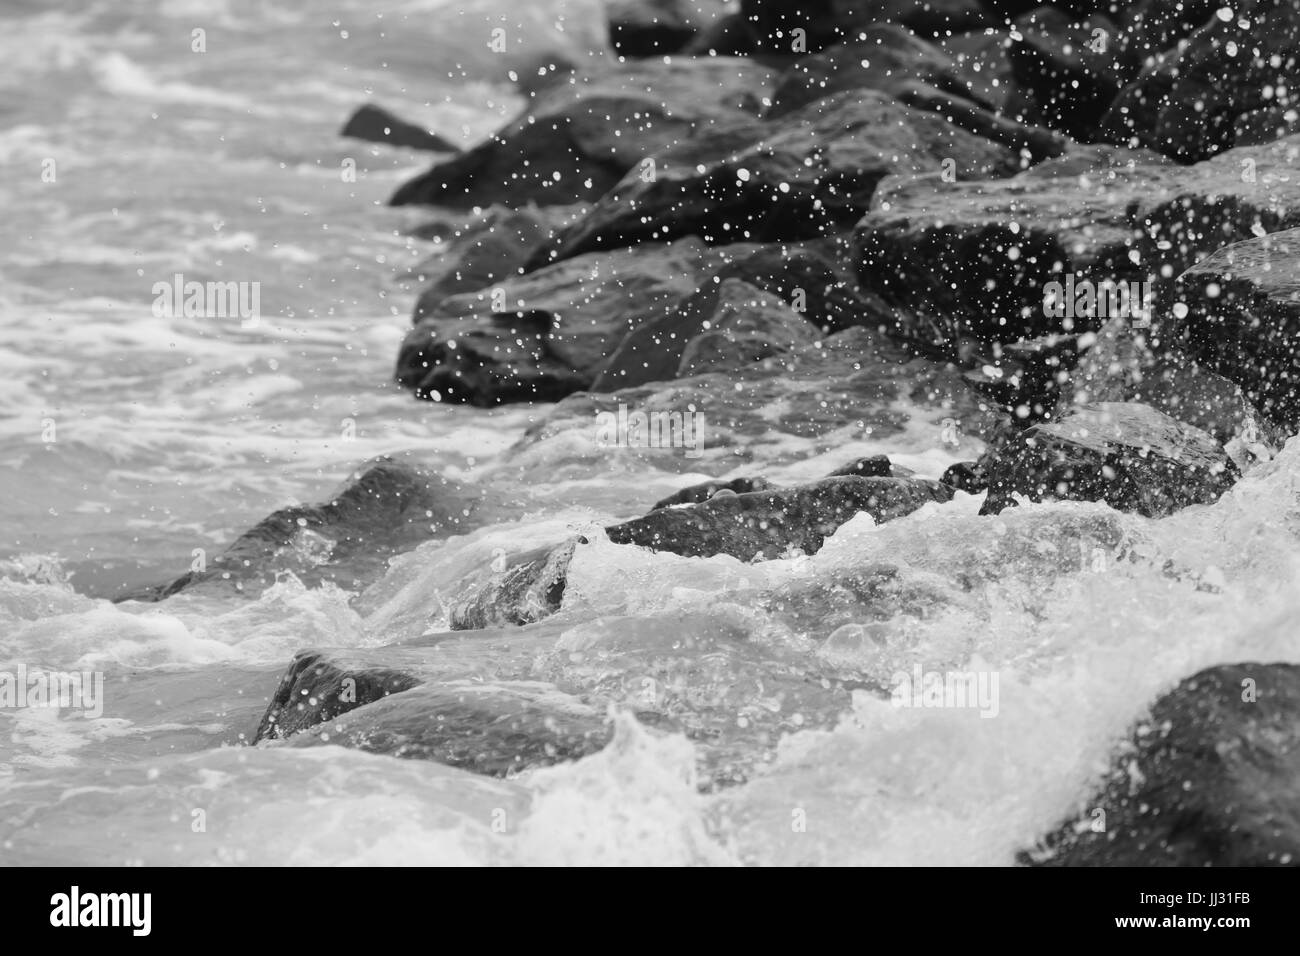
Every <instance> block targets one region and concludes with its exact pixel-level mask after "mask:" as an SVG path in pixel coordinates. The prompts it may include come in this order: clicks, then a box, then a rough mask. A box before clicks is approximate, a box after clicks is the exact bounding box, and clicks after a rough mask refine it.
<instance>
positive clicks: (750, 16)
mask: <svg viewBox="0 0 1300 956" xmlns="http://www.w3.org/2000/svg"><path fill="white" fill-rule="evenodd" d="M740 12H741V15H742V16H743V17H745V18H746V20H747V21H748V22H749V23H750V29H751V31H752V32H753V34H754V37H755V43H756V46H757V48H758V49H759V50H762V51H765V52H771V53H790V52H795V53H805V52H806V53H817V52H820V51H821V50H824V49H825V48H826V47H828V46H832V45H834V44H835V43H838V42H841V41H844V40H848V39H851V38H852V37H854V36H856V35H857V34H858V33H859V32H861V31H862V30H864V29H867V28H869V27H871V26H872V25H873V24H876V23H895V24H901V25H902V26H905V27H908V28H910V29H912V30H915V31H916V32H917V33H923V34H928V35H930V36H940V35H944V34H947V33H960V32H963V31H966V30H973V29H977V28H979V27H984V26H988V25H990V24H991V23H992V22H993V19H992V18H991V17H990V16H989V14H988V13H987V12H986V11H985V10H984V9H983V8H982V7H981V6H980V4H979V3H978V2H977V0H926V2H924V3H917V2H916V0H741V4H740ZM794 30H801V31H802V34H796V33H794V32H793V31H794Z"/></svg>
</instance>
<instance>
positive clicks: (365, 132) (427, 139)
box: [339, 103, 460, 153]
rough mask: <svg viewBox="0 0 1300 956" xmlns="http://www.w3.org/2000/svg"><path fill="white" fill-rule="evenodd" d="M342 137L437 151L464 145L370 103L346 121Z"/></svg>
mask: <svg viewBox="0 0 1300 956" xmlns="http://www.w3.org/2000/svg"><path fill="white" fill-rule="evenodd" d="M339 135H340V136H347V137H350V138H351V139H363V140H365V141H366V142H369V143H387V144H388V145H390V146H409V147H410V148H411V149H426V150H429V151H430V152H434V153H459V152H460V147H459V146H457V145H455V144H454V143H451V142H449V141H448V140H445V139H443V138H442V137H441V136H439V135H438V134H437V133H431V132H430V131H429V130H427V129H422V128H421V127H419V126H416V125H415V124H414V123H408V122H406V121H405V120H401V119H398V118H397V117H396V116H394V115H393V114H392V113H390V112H388V110H386V109H383V108H382V107H379V106H374V105H373V104H370V103H367V104H366V105H365V106H362V107H360V108H359V109H358V110H357V111H356V112H355V113H353V114H352V117H351V118H350V119H349V120H348V121H347V123H345V124H344V126H343V129H342V131H341V132H340V133H339Z"/></svg>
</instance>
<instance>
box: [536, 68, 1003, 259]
mask: <svg viewBox="0 0 1300 956" xmlns="http://www.w3.org/2000/svg"><path fill="white" fill-rule="evenodd" d="M653 159H654V163H655V166H654V170H653V175H652V176H646V175H644V172H643V171H642V170H636V171H633V172H632V173H629V174H628V175H627V176H626V177H624V179H623V180H622V181H621V182H620V183H619V184H618V186H617V187H616V188H614V189H613V190H612V191H610V193H609V194H608V195H606V196H604V197H603V198H602V199H601V200H600V201H599V202H597V203H596V204H595V206H593V208H592V210H591V212H590V213H589V214H588V215H587V216H586V217H584V218H583V219H581V220H579V221H578V222H577V223H575V224H574V225H573V226H571V227H569V228H568V229H565V230H563V231H562V233H561V234H560V237H559V239H558V240H557V241H556V243H555V245H554V246H553V248H552V249H551V250H549V253H548V254H538V255H535V256H534V257H533V259H532V260H531V261H530V263H529V265H530V267H533V268H537V267H540V266H542V265H544V264H545V263H546V262H548V261H551V260H553V259H564V258H568V257H570V256H575V255H580V254H582V253H584V252H589V251H592V250H596V249H608V248H616V247H619V246H628V245H634V244H636V243H638V242H643V241H646V240H650V239H665V238H675V237H677V236H681V235H687V234H691V233H695V234H698V235H700V236H702V237H703V238H704V239H705V240H707V241H709V242H711V243H723V242H729V241H735V240H737V239H742V240H745V241H758V242H783V241H791V240H799V239H811V238H817V237H820V236H827V235H833V234H835V233H836V232H839V231H841V230H843V229H845V228H847V227H848V226H850V225H851V224H852V223H853V222H856V221H857V220H858V218H860V217H861V215H862V214H863V213H864V212H865V211H866V209H867V208H868V205H869V203H870V200H871V196H872V193H873V192H874V191H875V187H876V184H877V183H878V182H879V181H880V180H881V179H882V178H884V176H886V175H887V174H889V173H909V174H921V173H927V172H936V173H937V172H939V171H940V169H941V168H942V166H943V163H944V160H950V161H951V164H952V166H953V168H954V169H955V170H956V172H957V175H958V176H960V177H962V178H965V177H972V176H973V177H988V176H994V175H999V174H1006V173H1009V172H1011V171H1012V170H1014V169H1016V168H1017V167H1018V163H1019V160H1018V158H1017V156H1016V155H1015V154H1014V153H1013V152H1012V151H1011V150H1009V149H1007V148H1005V147H1001V146H998V145H996V144H994V143H991V142H989V141H987V140H985V139H982V138H979V137H976V136H973V135H972V134H970V133H967V132H965V131H964V130H961V129H958V128H956V127H954V126H952V125H950V124H949V123H947V122H945V121H944V120H943V119H942V118H940V117H939V116H935V115H933V114H930V113H927V112H924V111H918V110H912V109H908V108H907V107H904V106H900V105H899V104H897V103H895V102H893V101H892V100H891V99H889V98H888V97H887V96H885V95H884V94H882V93H878V92H876V91H874V90H865V91H849V92H845V93H840V94H837V95H835V96H832V97H829V98H827V99H825V100H819V101H818V102H816V103H813V104H811V105H809V106H806V107H804V108H803V109H801V110H798V111H796V112H795V113H792V114H791V115H790V116H788V117H786V118H784V119H783V120H782V122H780V123H779V124H777V125H775V126H772V125H767V124H760V123H757V122H747V123H738V124H732V125H730V126H727V127H714V128H713V129H711V130H709V131H707V132H705V133H702V134H701V135H700V136H697V137H696V138H695V139H693V140H691V141H688V142H683V143H682V144H681V145H679V146H676V147H673V148H670V149H667V150H665V151H663V152H661V153H657V154H656V155H655V156H654V157H653Z"/></svg>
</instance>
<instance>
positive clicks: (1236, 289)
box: [1164, 137, 1300, 435]
mask: <svg viewBox="0 0 1300 956" xmlns="http://www.w3.org/2000/svg"><path fill="white" fill-rule="evenodd" d="M1283 143H1289V144H1291V146H1290V151H1294V152H1295V153H1300V139H1297V138H1294V137H1293V138H1291V139H1289V140H1284V141H1283ZM1290 151H1289V153H1290ZM1240 152H1242V150H1234V151H1233V153H1234V154H1236V153H1240ZM1231 155H1232V154H1229V155H1225V156H1224V157H1222V159H1223V160H1224V161H1225V162H1227V161H1228V160H1229V158H1230V156H1231ZM1270 218H1271V217H1270ZM1288 219H1291V220H1293V221H1294V220H1298V219H1300V216H1297V215H1296V213H1295V212H1294V211H1288ZM1264 228H1267V227H1264ZM1261 231H1262V229H1261ZM1175 298H1176V300H1177V301H1176V302H1175V303H1174V305H1173V307H1172V309H1171V318H1170V319H1169V320H1168V321H1167V322H1166V323H1165V325H1164V328H1165V329H1166V330H1167V333H1166V334H1167V335H1168V337H1169V339H1170V340H1171V342H1172V343H1174V344H1178V345H1181V346H1182V348H1183V349H1184V350H1185V351H1186V352H1187V353H1188V354H1189V355H1191V356H1194V357H1195V358H1196V359H1197V360H1198V362H1200V363H1201V364H1203V365H1204V366H1205V367H1207V368H1209V369H1210V370H1212V371H1214V372H1217V373H1219V374H1221V375H1223V376H1224V377H1225V378H1227V379H1229V380H1230V381H1231V382H1233V383H1234V384H1236V385H1239V386H1241V388H1242V390H1243V391H1244V393H1245V400H1246V401H1247V402H1248V403H1249V404H1250V405H1251V406H1253V407H1257V408H1258V409H1259V410H1260V411H1261V412H1262V413H1263V414H1264V415H1265V416H1267V418H1269V419H1271V420H1272V421H1273V422H1275V423H1277V424H1278V425H1280V426H1281V427H1282V428H1283V429H1284V431H1285V434H1287V435H1292V434H1295V433H1296V432H1297V431H1300V394H1297V391H1298V389H1297V386H1298V385H1300V376H1298V375H1297V373H1296V371H1295V368H1296V343H1297V341H1300V339H1298V338H1297V335H1298V334H1300V228H1292V229H1281V230H1278V231H1270V232H1269V233H1268V234H1267V235H1263V236H1261V237H1259V238H1255V239H1247V240H1244V241H1241V242H1237V243H1234V244H1232V245H1229V246H1227V247H1226V248H1223V249H1220V250H1218V251H1216V252H1215V253H1213V254H1212V255H1210V256H1208V257H1206V258H1205V259H1203V260H1201V261H1200V262H1198V263H1197V264H1196V265H1194V266H1192V267H1191V268H1190V269H1188V270H1187V272H1185V273H1184V274H1183V275H1182V276H1180V277H1179V281H1178V283H1177V286H1176V295H1175Z"/></svg>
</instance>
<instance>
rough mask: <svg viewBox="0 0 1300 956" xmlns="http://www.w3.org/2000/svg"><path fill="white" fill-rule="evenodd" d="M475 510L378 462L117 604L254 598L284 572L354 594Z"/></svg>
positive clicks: (438, 482) (463, 494)
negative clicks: (192, 594)
mask: <svg viewBox="0 0 1300 956" xmlns="http://www.w3.org/2000/svg"><path fill="white" fill-rule="evenodd" d="M479 505H480V499H479V496H478V495H477V494H475V493H474V492H472V491H470V490H469V489H468V488H465V487H464V486H462V485H460V484H458V483H456V482H453V481H449V480H447V479H446V478H444V477H442V476H441V475H439V474H436V473H434V472H431V471H428V470H427V469H424V468H421V467H418V466H414V465H408V464H404V463H401V462H397V461H393V460H391V459H387V458H384V459H378V460H376V461H375V462H373V463H371V464H370V465H368V466H367V467H366V468H365V469H363V470H362V471H361V472H360V473H359V474H358V475H357V476H356V477H354V478H353V479H351V480H350V481H349V482H348V483H347V484H346V486H345V487H344V488H343V489H342V490H341V491H340V492H339V493H338V494H337V495H336V496H334V497H333V498H332V499H331V500H330V501H329V502H327V503H326V504H322V505H295V506H293V507H289V508H282V509H280V510H279V511H276V512H275V513H274V514H272V515H270V516H269V517H267V518H264V519H262V520H261V521H260V522H258V523H257V524H256V525H254V526H253V527H252V528H251V529H249V530H248V531H246V532H244V533H243V534H242V535H240V536H239V538H237V539H236V540H235V542H234V543H233V544H231V545H230V547H228V548H227V549H226V550H225V551H223V552H222V553H221V554H220V555H218V556H217V557H216V558H213V559H212V560H210V561H207V562H206V567H204V568H202V569H201V570H192V571H189V572H188V573H186V574H184V575H182V576H181V577H179V578H177V579H176V580H175V581H173V582H171V583H170V584H168V585H164V586H161V587H155V588H147V589H143V590H141V591H137V592H132V593H129V594H126V595H124V596H122V597H120V598H118V600H121V601H128V600H136V601H160V600H162V599H163V598H166V597H170V596H171V595H173V594H176V593H177V592H179V591H182V590H188V589H192V588H201V589H204V590H209V589H221V590H225V589H234V590H236V591H239V592H241V593H243V594H248V595H257V594H259V593H261V591H262V590H263V589H264V588H266V587H268V586H270V585H271V584H273V583H275V579H276V576H277V575H278V574H280V573H282V572H285V571H289V572H292V573H293V574H295V575H296V576H297V577H298V578H299V579H300V580H301V581H302V582H303V583H304V584H307V585H308V586H316V585H319V584H320V583H321V582H324V581H330V582H333V583H335V584H337V585H339V586H340V587H345V588H348V589H354V588H358V587H361V586H364V585H365V584H368V583H369V582H370V581H372V580H374V579H375V578H377V577H379V575H380V574H382V573H383V571H384V569H385V567H386V566H387V563H388V559H389V558H391V557H393V556H394V555H396V554H399V553H401V552H402V551H407V550H410V549H411V548H413V547H415V546H416V545H417V544H419V543H421V542H423V541H428V540H430V539H432V538H438V537H443V536H446V535H449V534H456V533H462V534H463V533H465V532H466V531H469V530H472V529H473V528H475V527H477V526H478V523H479V522H478V519H477V518H476V517H475V513H476V512H477V510H478V508H479Z"/></svg>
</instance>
